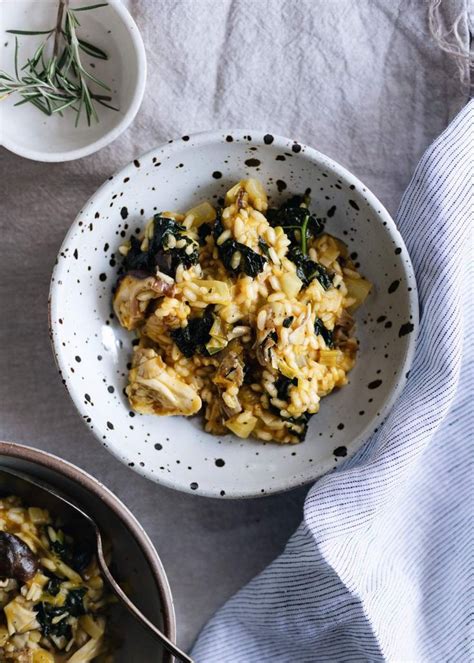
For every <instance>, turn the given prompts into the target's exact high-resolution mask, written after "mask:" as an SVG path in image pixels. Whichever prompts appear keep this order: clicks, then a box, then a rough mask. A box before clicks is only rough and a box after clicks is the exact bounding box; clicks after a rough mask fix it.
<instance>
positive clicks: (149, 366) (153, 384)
mask: <svg viewBox="0 0 474 663" xmlns="http://www.w3.org/2000/svg"><path fill="white" fill-rule="evenodd" d="M126 392H127V395H128V398H129V401H130V404H131V406H132V407H133V409H134V410H136V411H137V412H140V413H141V414H158V415H177V414H182V415H184V416H185V417H189V416H190V415H192V414H196V412H198V411H199V410H200V409H201V405H202V401H201V399H200V397H199V395H198V393H197V392H196V390H195V389H194V388H193V387H192V386H191V385H189V384H187V383H186V382H184V381H183V380H182V379H181V378H180V377H179V376H178V374H177V373H176V371H175V370H174V369H173V368H171V366H168V365H167V364H165V362H164V361H163V359H162V358H161V357H160V356H159V355H158V354H157V353H156V352H155V351H154V350H152V349H151V348H138V349H137V350H136V351H135V354H134V358H133V367H132V369H131V371H130V373H129V385H128V387H127V389H126Z"/></svg>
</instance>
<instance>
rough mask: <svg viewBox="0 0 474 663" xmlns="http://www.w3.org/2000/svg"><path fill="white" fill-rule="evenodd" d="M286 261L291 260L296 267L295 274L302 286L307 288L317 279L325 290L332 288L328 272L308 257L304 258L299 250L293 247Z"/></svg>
mask: <svg viewBox="0 0 474 663" xmlns="http://www.w3.org/2000/svg"><path fill="white" fill-rule="evenodd" d="M287 257H288V260H291V261H292V262H294V263H295V265H296V273H297V275H298V277H299V278H300V279H301V280H302V281H303V285H304V286H307V285H309V284H310V283H311V281H312V280H313V279H317V280H318V281H319V283H320V284H321V285H322V286H323V288H324V289H325V290H328V289H329V288H330V287H331V286H332V276H331V275H330V273H329V272H328V270H327V269H326V268H325V267H324V266H323V265H321V264H319V263H318V262H314V260H311V258H308V256H305V255H304V254H303V252H302V251H301V249H299V248H298V247H296V246H295V247H293V248H292V249H290V251H289V252H288V256H287Z"/></svg>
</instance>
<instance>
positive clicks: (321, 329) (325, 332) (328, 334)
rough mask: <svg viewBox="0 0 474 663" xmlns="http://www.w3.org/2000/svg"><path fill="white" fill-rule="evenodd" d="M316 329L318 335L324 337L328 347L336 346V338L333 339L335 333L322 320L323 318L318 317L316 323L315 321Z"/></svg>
mask: <svg viewBox="0 0 474 663" xmlns="http://www.w3.org/2000/svg"><path fill="white" fill-rule="evenodd" d="M314 331H315V334H316V336H319V335H321V336H322V337H323V339H324V342H325V343H326V345H327V346H328V348H333V347H334V339H333V333H332V331H331V330H330V329H328V328H327V327H326V326H325V324H324V322H323V321H322V320H321V318H316V320H315V323H314Z"/></svg>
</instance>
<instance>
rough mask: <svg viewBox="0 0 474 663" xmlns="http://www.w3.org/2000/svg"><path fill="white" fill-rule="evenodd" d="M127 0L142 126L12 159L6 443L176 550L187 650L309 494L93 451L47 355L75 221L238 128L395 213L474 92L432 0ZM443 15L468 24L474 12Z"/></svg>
mask: <svg viewBox="0 0 474 663" xmlns="http://www.w3.org/2000/svg"><path fill="white" fill-rule="evenodd" d="M126 4H127V6H128V7H129V9H130V10H131V12H132V13H133V15H134V17H135V19H136V21H137V23H138V26H139V28H140V29H141V31H142V33H143V37H144V41H145V46H146V49H147V54H148V66H149V76H148V85H147V90H146V93H145V99H144V103H143V106H142V108H141V110H140V111H139V114H138V116H137V118H136V120H135V122H134V123H133V125H132V126H131V127H130V128H129V129H128V131H127V132H126V133H125V134H123V135H122V137H121V138H119V139H118V140H117V141H116V142H115V143H114V144H113V145H111V146H109V147H107V148H105V149H104V150H102V151H101V152H100V153H98V154H95V155H92V156H90V157H87V158H85V159H83V160H81V161H78V162H75V163H66V164H50V165H48V164H40V163H33V162H30V161H26V160H24V159H21V158H19V157H16V156H15V155H13V154H10V153H8V152H6V151H5V150H3V149H2V150H1V151H0V205H1V216H0V233H1V240H2V241H1V244H0V247H1V248H0V258H1V259H0V437H1V438H3V439H10V440H14V441H18V442H25V443H28V444H31V445H33V446H37V447H39V448H42V449H46V450H48V451H52V452H54V453H56V454H59V455H60V456H63V457H64V458H66V459H68V460H70V461H72V462H74V463H76V464H78V465H80V466H81V467H82V468H84V469H85V470H87V471H89V472H91V473H92V474H94V475H95V476H97V477H98V478H99V479H100V480H102V481H103V482H104V483H105V484H106V485H107V486H108V487H109V488H111V489H112V490H113V491H114V492H115V493H116V494H117V495H118V496H119V497H120V498H121V499H122V500H123V501H124V502H125V503H126V504H127V505H128V506H129V507H130V508H131V509H132V511H133V512H134V513H135V515H136V516H137V517H138V518H139V519H140V521H141V522H142V524H143V525H144V527H145V528H146V529H147V531H148V533H149V534H150V536H151V538H152V540H153V541H154V543H155V545H156V547H157V549H158V551H159V553H160V555H161V558H162V560H163V563H164V565H165V568H166V570H167V573H168V577H169V580H170V584H171V588H172V591H173V594H174V598H175V603H176V612H177V620H178V632H179V634H180V642H181V643H182V644H183V646H189V645H190V643H191V641H192V640H193V639H194V637H195V635H196V633H197V631H198V629H199V628H200V627H201V626H202V625H203V623H204V622H205V621H206V619H207V618H208V617H209V616H210V615H211V614H212V612H213V611H214V610H215V609H216V608H217V607H218V606H219V605H220V604H221V603H222V602H223V601H224V600H225V599H226V598H228V597H229V596H230V595H231V594H232V593H233V592H234V591H235V590H236V589H238V588H239V587H240V586H241V585H242V584H244V583H245V582H246V581H247V580H249V579H250V578H251V577H252V576H253V575H254V574H255V573H256V572H258V571H259V570H260V569H262V568H263V567H264V566H265V565H266V564H267V563H268V562H269V561H270V560H271V559H273V558H274V557H275V555H276V554H278V553H279V552H280V551H281V550H282V548H283V546H284V543H285V541H286V539H287V538H288V536H289V535H290V534H291V533H292V532H293V530H294V529H295V528H296V526H297V524H298V523H299V520H300V517H301V506H302V502H303V498H304V495H305V492H306V491H305V490H304V489H300V490H297V491H293V492H291V493H287V494H285V495H281V496H276V497H269V498H265V499H263V500H256V501H254V500H252V501H246V502H219V501H213V500H206V499H204V498H200V497H198V496H188V495H181V494H178V493H175V492H172V491H170V490H167V489H164V488H161V487H160V486H156V485H153V484H151V483H149V482H147V481H145V480H144V479H141V478H140V477H139V476H138V475H137V474H135V473H133V472H132V471H131V470H129V469H127V468H125V467H122V466H121V465H120V464H119V462H118V461H117V460H115V458H113V457H112V456H110V455H108V454H107V452H106V451H105V450H104V449H103V448H102V447H101V446H100V445H99V444H98V443H97V442H96V441H95V439H94V437H93V436H92V434H91V433H90V432H88V430H87V429H86V428H85V427H84V426H83V424H82V423H81V421H80V418H79V416H78V415H77V414H76V412H75V410H74V408H73V406H72V403H71V401H70V400H69V397H68V396H67V394H66V392H65V390H64V388H63V387H62V385H61V383H60V380H59V377H58V375H57V372H56V368H55V365H54V363H53V358H52V354H51V350H50V347H49V339H48V329H47V297H48V287H49V279H50V273H51V269H52V266H53V263H54V259H55V256H56V253H57V251H58V249H59V246H60V244H61V242H62V239H63V237H64V235H65V233H66V230H67V228H68V227H69V225H70V223H71V222H72V220H73V219H74V217H75V216H76V213H77V212H78V210H79V209H80V207H81V205H82V203H83V202H85V201H86V200H87V198H89V196H90V195H91V194H92V193H93V192H94V191H95V189H96V188H97V187H98V186H99V185H100V184H101V183H102V181H103V180H105V179H106V178H107V177H108V176H109V175H110V174H111V173H112V172H113V171H115V170H117V169H118V168H120V167H122V166H123V165H125V164H126V163H127V162H128V161H130V160H131V159H132V158H134V157H136V156H138V155H139V154H140V153H142V152H144V151H146V150H148V149H149V148H150V147H152V146H155V145H158V144H159V143H161V142H163V141H165V140H167V139H169V138H171V137H175V136H180V135H183V134H189V133H192V132H195V131H201V130H205V129H217V128H220V129H228V128H229V129H230V128H233V127H242V128H249V129H265V130H268V131H270V132H273V133H280V134H283V135H286V136H289V137H292V138H295V139H297V140H299V141H301V142H307V143H309V144H310V145H313V146H314V147H316V148H317V149H319V150H321V151H322V152H325V153H327V154H328V155H330V156H331V157H332V158H334V159H336V160H338V161H340V162H341V163H342V164H344V165H345V166H346V167H348V168H349V169H351V170H352V171H354V173H355V174H356V175H357V176H358V177H360V178H361V179H362V180H363V181H364V182H365V183H366V184H367V185H368V186H369V187H370V188H371V189H372V190H373V191H374V192H375V194H376V195H377V196H379V198H380V199H381V200H382V202H383V203H384V204H385V205H386V206H387V208H388V209H389V211H391V212H392V213H395V211H396V208H397V205H398V202H399V200H400V197H401V194H402V192H403V190H404V188H405V187H406V185H407V183H408V182H409V180H410V177H411V174H412V172H413V170H414V167H415V165H416V163H417V161H418V159H419V157H420V156H421V154H422V152H423V150H424V149H425V148H426V147H427V145H428V144H429V143H430V142H431V141H432V139H433V138H434V137H435V136H436V135H437V134H439V133H440V132H441V131H442V130H443V129H444V127H445V126H446V125H447V124H448V121H449V119H450V118H451V117H453V115H454V114H455V113H456V112H457V111H458V110H459V109H460V108H461V107H462V105H463V104H464V103H465V101H466V98H467V93H466V91H465V90H463V89H462V88H461V86H460V84H459V83H458V79H457V72H456V69H455V67H454V65H453V64H452V62H451V61H450V60H449V58H448V57H447V56H446V55H445V54H444V53H443V52H441V51H440V50H439V49H438V48H437V47H436V46H435V45H434V44H433V42H432V40H431V39H430V36H429V33H428V25H427V7H426V4H425V3H424V2H422V1H421V0H412V1H410V0H358V1H356V0H287V1H284V0H158V1H156V2H155V1H154V0H130V1H129V2H127V3H126ZM445 5H446V11H448V12H450V13H451V15H452V16H454V15H456V14H457V13H458V12H460V11H461V10H462V9H463V8H464V7H465V6H466V5H465V3H464V2H463V0H453V1H452V2H446V3H445ZM462 27H463V26H461V28H462ZM177 444H178V442H177Z"/></svg>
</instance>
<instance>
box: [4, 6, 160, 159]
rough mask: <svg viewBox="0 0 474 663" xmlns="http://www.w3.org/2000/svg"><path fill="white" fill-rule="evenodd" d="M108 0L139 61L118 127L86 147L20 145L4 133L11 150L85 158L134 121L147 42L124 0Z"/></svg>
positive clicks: (32, 156)
mask: <svg viewBox="0 0 474 663" xmlns="http://www.w3.org/2000/svg"><path fill="white" fill-rule="evenodd" d="M107 2H108V6H109V8H110V9H111V10H112V11H115V13H116V14H117V15H118V16H119V18H120V19H121V21H122V23H123V25H124V26H125V28H126V30H127V32H128V34H129V35H130V38H131V41H132V46H133V52H134V54H135V59H136V60H137V62H138V76H137V78H136V80H135V86H134V89H133V95H132V96H131V101H130V104H129V107H128V110H127V112H126V113H125V115H124V116H123V117H122V119H121V120H120V122H119V123H118V124H117V125H116V126H115V127H113V128H112V129H110V130H109V131H107V132H106V133H105V134H104V135H103V136H101V137H100V138H98V139H97V140H95V141H93V142H92V143H89V144H88V145H85V146H84V147H80V148H77V149H66V150H64V151H63V152H42V151H41V150H35V149H28V148H24V147H22V146H18V145H17V144H16V143H15V141H14V140H12V139H11V138H9V137H6V136H4V137H3V138H2V141H1V143H0V144H1V145H2V146H3V147H5V148H6V149H7V150H9V151H10V152H13V153H14V154H17V155H18V156H20V157H24V158H25V159H30V160H31V161H40V162H42V163H58V162H63V161H74V160H75V159H82V158H83V157H87V156H89V155H91V154H94V153H95V152H98V151H99V150H101V149H102V148H103V147H106V146H107V145H109V144H110V143H112V142H113V141H114V140H115V139H116V138H118V137H119V136H120V134H122V133H123V132H124V131H125V130H126V129H127V128H128V127H129V126H130V124H131V123H132V122H133V120H134V118H135V116H136V114H137V113H138V109H139V108H140V105H141V103H142V100H143V95H144V93H145V87H146V77H147V59H146V51H145V45H144V43H143V39H142V36H141V33H140V30H139V29H138V26H137V24H136V23H135V21H134V19H133V17H132V16H131V14H130V12H129V11H128V10H127V8H126V7H125V5H124V4H123V2H122V1H121V0H107Z"/></svg>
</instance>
